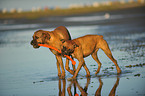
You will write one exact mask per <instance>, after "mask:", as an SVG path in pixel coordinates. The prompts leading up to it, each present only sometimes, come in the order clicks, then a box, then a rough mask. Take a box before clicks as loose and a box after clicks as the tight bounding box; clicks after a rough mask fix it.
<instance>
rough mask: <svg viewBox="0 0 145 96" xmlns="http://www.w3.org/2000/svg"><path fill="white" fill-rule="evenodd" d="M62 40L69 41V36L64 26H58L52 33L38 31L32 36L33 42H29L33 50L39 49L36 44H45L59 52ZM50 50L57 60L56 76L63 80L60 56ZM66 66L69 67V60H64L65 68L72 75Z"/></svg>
mask: <svg viewBox="0 0 145 96" xmlns="http://www.w3.org/2000/svg"><path fill="white" fill-rule="evenodd" d="M62 39H64V40H71V36H70V34H69V32H68V30H67V29H66V28H65V27H64V26H59V27H57V28H56V29H55V30H54V31H43V30H38V31H36V32H35V33H34V35H33V40H32V41H31V45H33V47H34V48H39V47H40V46H38V44H47V45H50V46H53V47H55V48H57V49H59V50H60V46H61V44H62V42H61V41H60V40H62ZM50 50H51V52H52V53H53V54H54V55H55V56H56V59H57V69H58V76H59V77H60V78H64V77H65V70H64V66H63V61H62V56H61V54H60V53H58V52H57V51H55V50H52V49H50ZM68 65H69V60H68V59H66V66H65V67H66V69H67V70H68V71H69V72H70V73H71V74H73V73H74V71H72V70H70V69H69V66H68ZM60 67H61V69H62V74H61V70H60ZM73 68H74V70H75V66H73Z"/></svg>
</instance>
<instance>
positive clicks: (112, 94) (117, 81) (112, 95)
mask: <svg viewBox="0 0 145 96" xmlns="http://www.w3.org/2000/svg"><path fill="white" fill-rule="evenodd" d="M119 79H120V78H119V77H117V80H116V82H115V84H114V86H113V88H112V90H111V91H110V93H109V96H115V92H116V88H117V86H118V85H119ZM99 83H100V85H99V88H98V89H97V90H96V93H95V96H101V89H102V86H103V82H102V80H101V78H99Z"/></svg>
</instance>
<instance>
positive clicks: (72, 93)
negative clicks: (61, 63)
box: [59, 76, 120, 96]
mask: <svg viewBox="0 0 145 96" xmlns="http://www.w3.org/2000/svg"><path fill="white" fill-rule="evenodd" d="M98 80H99V87H98V88H97V90H96V92H95V96H101V91H102V86H103V82H102V80H101V78H100V77H99V78H98ZM119 80H120V78H119V77H118V76H117V79H116V82H115V84H114V86H113V88H112V89H111V91H110V93H109V96H115V93H116V88H117V87H118V85H119ZM89 84H90V78H87V82H86V84H85V87H84V88H83V87H81V86H80V84H79V83H78V80H74V81H71V82H70V84H69V85H68V86H67V92H68V95H69V96H87V95H88V93H87V90H88V87H89ZM72 87H73V88H74V90H73V91H71V88H72ZM65 89H66V80H65V79H64V80H59V96H66V94H65ZM77 89H79V91H80V93H81V94H78V93H77Z"/></svg>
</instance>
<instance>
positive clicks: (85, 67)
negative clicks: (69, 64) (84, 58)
mask: <svg viewBox="0 0 145 96" xmlns="http://www.w3.org/2000/svg"><path fill="white" fill-rule="evenodd" d="M83 67H84V69H85V70H86V73H87V75H86V77H90V71H89V69H88V67H87V65H86V64H85V63H84V64H83Z"/></svg>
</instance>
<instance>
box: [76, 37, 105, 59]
mask: <svg viewBox="0 0 145 96" xmlns="http://www.w3.org/2000/svg"><path fill="white" fill-rule="evenodd" d="M101 39H103V36H102V35H85V36H83V37H79V38H76V39H74V42H76V43H78V44H79V45H81V48H82V51H83V54H84V57H86V56H88V55H90V53H92V52H93V51H94V50H96V47H97V46H98V45H97V44H98V43H99V42H100V40H101Z"/></svg>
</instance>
